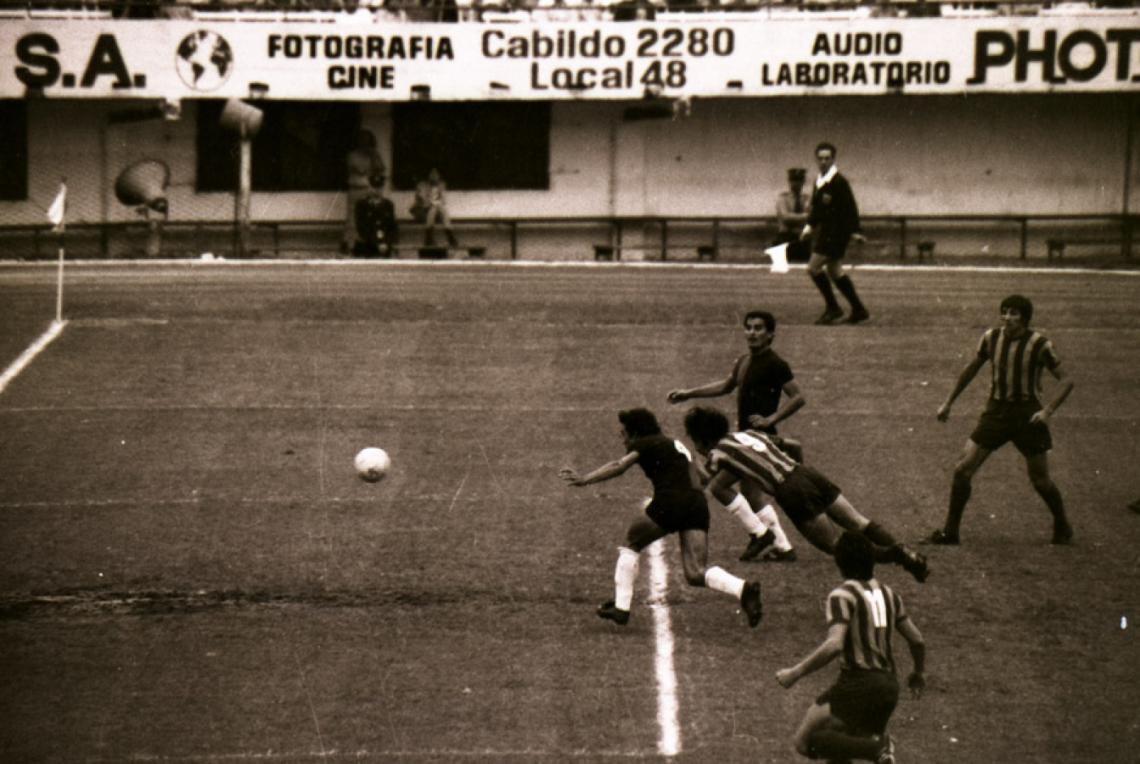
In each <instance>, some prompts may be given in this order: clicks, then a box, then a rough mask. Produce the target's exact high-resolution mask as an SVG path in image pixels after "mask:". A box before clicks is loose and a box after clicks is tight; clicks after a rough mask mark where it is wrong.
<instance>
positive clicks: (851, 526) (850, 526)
mask: <svg viewBox="0 0 1140 764" xmlns="http://www.w3.org/2000/svg"><path fill="white" fill-rule="evenodd" d="M826 512H827V516H828V517H830V518H831V519H832V520H834V521H835V523H836V525H838V526H839V527H841V528H845V529H846V530H849V531H856V532H857V533H862V532H863V531H864V530H865V529H866V528H867V526H869V525H870V524H871V520H870V519H869V518H867V517H866V516H865V515H864V514H862V513H861V512H860V511H859V510H857V509H855V506H854V505H853V504H852V503H851V502H850V501H848V500H847V497H846V496H844V495H843V494H839V496H837V497H835V501H833V502H831V506H829V507H828V508H827V510H826ZM871 541H874V539H871Z"/></svg>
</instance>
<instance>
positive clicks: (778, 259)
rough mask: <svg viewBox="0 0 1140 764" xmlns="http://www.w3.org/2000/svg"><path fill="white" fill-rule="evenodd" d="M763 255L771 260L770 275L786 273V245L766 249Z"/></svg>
mask: <svg viewBox="0 0 1140 764" xmlns="http://www.w3.org/2000/svg"><path fill="white" fill-rule="evenodd" d="M764 254H765V255H767V256H768V257H770V258H772V273H787V272H788V245H787V244H779V245H777V246H775V247H768V248H767V249H766V250H764Z"/></svg>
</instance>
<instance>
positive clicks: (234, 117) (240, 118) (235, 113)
mask: <svg viewBox="0 0 1140 764" xmlns="http://www.w3.org/2000/svg"><path fill="white" fill-rule="evenodd" d="M263 116H264V114H263V112H262V111H261V109H259V108H257V107H256V106H250V105H249V104H248V103H246V102H245V101H242V100H239V99H237V98H231V99H230V100H228V101H226V105H225V107H224V108H223V109H222V116H221V117H220V118H219V119H218V122H219V123H220V124H221V126H222V127H224V128H226V129H227V130H233V131H234V132H235V133H242V134H243V135H245V136H246V137H247V138H252V137H253V136H255V135H257V131H258V130H260V129H261V118H262V117H263Z"/></svg>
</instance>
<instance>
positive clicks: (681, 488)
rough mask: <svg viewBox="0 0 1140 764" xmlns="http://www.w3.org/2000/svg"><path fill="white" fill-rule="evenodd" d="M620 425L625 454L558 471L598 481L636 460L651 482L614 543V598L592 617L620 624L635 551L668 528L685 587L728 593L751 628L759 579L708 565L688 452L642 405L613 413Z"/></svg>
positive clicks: (705, 514) (699, 495)
mask: <svg viewBox="0 0 1140 764" xmlns="http://www.w3.org/2000/svg"><path fill="white" fill-rule="evenodd" d="M618 421H620V422H621V426H622V434H621V436H622V442H623V443H624V444H625V447H626V454H625V456H623V457H621V458H620V459H616V460H614V461H612V462H609V463H608V464H604V465H602V466H601V467H598V468H597V469H595V470H593V471H591V472H588V473H587V474H585V475H581V476H580V475H579V474H578V473H577V472H576V471H575V470H573V469H571V468H568V467H567V468H563V469H561V470H559V472H558V476H559V477H560V478H562V479H563V480H565V481H566V482H567V483H568V484H570V485H572V486H576V487H580V486H584V485H590V484H592V483H600V482H602V481H605V480H610V479H611V478H615V477H617V476H619V475H621V474H623V473H625V472H626V471H627V470H628V469H629V468H630V467H632V466H633V465H635V464H636V465H638V466H640V467H641V469H642V470H643V471H644V472H645V476H646V477H647V478H649V480H650V482H651V483H653V498H652V499H651V500H650V501H649V503H648V504H647V505H646V507H645V514H644V515H643V516H642V517H639V518H637V519H636V520H634V521H633V523H632V524H631V525H630V526H629V530H628V531H627V532H626V543H625V545H624V546H621V547H618V559H617V565H616V567H615V569H614V590H615V591H614V599H613V600H611V601H609V602H606V603H604V604H602V605H601V606H600V607H599V608H598V616H599V617H601V618H605V619H607V620H610V621H613V622H614V623H617V624H619V625H622V626H624V625H625V624H626V623H628V622H629V610H630V605H631V603H632V600H633V584H634V581H636V580H637V568H638V560H639V557H640V554H641V550H643V549H645V548H646V547H647V546H649V545H650V544H652V543H653V542H654V541H657V540H658V539H660V538H663V537H665V536H667V535H669V534H670V533H676V534H677V535H678V537H679V539H680V542H681V564H682V566H683V567H684V570H685V580H686V581H688V583H689V585H690V586H707V587H708V588H710V589H715V590H716V591H718V592H724V593H725V594H730V595H732V596H733V597H735V598H736V599H737V600H739V601H740V606H741V607H742V608H743V610H744V612H745V614H746V615H747V616H748V625H749V626H752V627H753V628H755V627H756V625H757V624H759V623H760V618H761V617H762V609H761V603H760V583H759V582H758V581H747V582H746V581H745V580H744V579H742V578H737V577H736V576H734V575H732V574H731V573H729V572H728V571H726V570H724V569H723V568H720V567H718V566H715V565H714V566H712V567H709V566H708V530H709V507H708V502H707V500H706V499H705V495H704V493H703V492H702V491H701V489H700V488H698V487H697V486H698V483H697V480H696V475H695V470H694V467H693V463H692V457H691V455H690V454H689V450H688V449H687V448H685V446H684V445H683V444H682V443H681V442H680V441H678V440H673V439H672V438H670V437H668V436H666V435H664V434H662V432H661V427H660V426H659V425H658V424H657V418H656V417H655V416H654V415H653V412H651V411H649V410H648V409H644V408H635V409H629V410H626V411H622V412H620V413H619V414H618Z"/></svg>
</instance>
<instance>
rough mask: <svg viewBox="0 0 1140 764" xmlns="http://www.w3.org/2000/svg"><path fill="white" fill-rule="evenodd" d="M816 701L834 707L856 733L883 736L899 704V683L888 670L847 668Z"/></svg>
mask: <svg viewBox="0 0 1140 764" xmlns="http://www.w3.org/2000/svg"><path fill="white" fill-rule="evenodd" d="M815 702H816V703H819V704H820V705H823V704H824V703H828V704H830V705H831V715H832V716H834V717H835V718H836V719H839V720H840V721H842V722H843V723H844V724H846V725H847V727H848V729H849V730H850V731H851V732H852V734H855V735H881V734H883V732H884V731H886V729H887V722H889V721H890V720H891V714H892V713H894V710H895V706H896V705H898V702H899V680H898V679H897V678H896V677H895V675H894V674H892V673H890V672H888V671H867V670H865V669H846V670H844V671H840V672H839V679H838V680H836V682H835V684H833V685H832V686H831V687H829V688H828V689H827V690H826V691H824V693H823V694H822V695H820V696H819V697H818V698H816V701H815Z"/></svg>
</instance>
